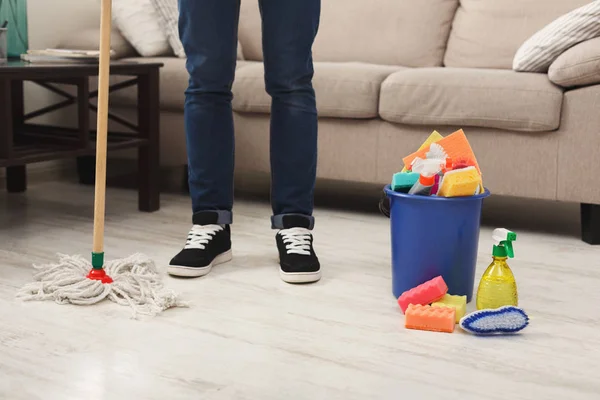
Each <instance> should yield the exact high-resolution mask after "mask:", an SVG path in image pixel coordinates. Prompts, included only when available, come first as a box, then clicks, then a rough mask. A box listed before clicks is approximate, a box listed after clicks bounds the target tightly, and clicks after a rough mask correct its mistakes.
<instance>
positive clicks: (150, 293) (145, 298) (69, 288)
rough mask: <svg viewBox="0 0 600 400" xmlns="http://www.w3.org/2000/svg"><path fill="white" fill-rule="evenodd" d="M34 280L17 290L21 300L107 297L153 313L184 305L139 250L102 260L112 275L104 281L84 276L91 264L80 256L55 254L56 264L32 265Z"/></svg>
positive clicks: (83, 302) (79, 301) (93, 300)
mask: <svg viewBox="0 0 600 400" xmlns="http://www.w3.org/2000/svg"><path fill="white" fill-rule="evenodd" d="M34 267H35V269H37V270H38V272H37V273H36V274H35V275H34V277H33V278H34V280H35V282H32V283H29V284H27V285H26V286H24V287H23V288H22V289H20V290H19V292H18V293H17V297H18V298H21V299H23V300H54V301H56V302H57V303H59V304H76V305H91V304H96V303H99V302H100V301H102V300H104V299H109V300H111V301H114V302H115V303H117V304H120V305H128V306H130V307H131V308H132V309H133V317H134V318H135V317H136V316H137V314H144V315H156V314H159V313H160V312H162V311H164V310H167V309H169V308H172V307H187V304H186V303H184V302H182V301H180V300H179V298H178V296H177V294H175V293H174V292H172V291H170V290H166V289H165V288H164V286H163V284H162V282H161V279H160V275H159V273H158V270H157V269H156V265H155V264H154V262H153V261H152V260H150V259H149V258H147V257H145V256H144V255H142V254H134V255H132V256H130V257H127V258H124V259H121V260H114V261H111V262H108V263H106V265H105V266H104V269H105V271H106V273H107V274H108V275H109V276H110V277H111V278H112V279H113V282H112V283H109V284H104V283H102V282H100V281H96V280H91V279H88V278H87V277H86V275H87V274H88V272H89V271H90V269H91V268H92V265H91V264H90V262H89V261H87V260H86V259H85V258H83V257H81V256H68V255H64V254H59V261H58V263H56V264H46V265H39V266H38V265H34Z"/></svg>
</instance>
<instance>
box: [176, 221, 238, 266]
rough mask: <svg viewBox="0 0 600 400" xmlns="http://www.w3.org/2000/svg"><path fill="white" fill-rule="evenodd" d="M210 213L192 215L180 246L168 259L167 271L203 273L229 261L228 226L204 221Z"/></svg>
mask: <svg viewBox="0 0 600 400" xmlns="http://www.w3.org/2000/svg"><path fill="white" fill-rule="evenodd" d="M211 214H212V213H206V214H204V215H202V213H200V214H195V215H194V225H193V226H192V229H191V230H190V233H189V234H188V237H187V241H186V243H185V246H184V247H183V250H181V251H180V252H179V254H177V255H176V256H175V257H173V259H172V260H171V262H170V263H169V267H168V268H167V272H168V273H169V274H170V275H175V276H184V277H199V276H204V275H206V274H208V273H209V272H210V271H211V269H212V267H213V266H214V265H217V264H223V263H226V262H228V261H231V258H232V256H231V229H230V227H229V225H218V224H213V223H208V224H205V223H204V222H210V221H211V219H212V218H213V217H212V216H211ZM215 220H216V217H215Z"/></svg>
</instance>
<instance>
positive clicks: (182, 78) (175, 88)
mask: <svg viewBox="0 0 600 400" xmlns="http://www.w3.org/2000/svg"><path fill="white" fill-rule="evenodd" d="M124 61H135V62H159V63H163V64H164V66H163V67H162V68H161V69H160V108H161V110H163V111H165V110H169V111H183V105H184V102H185V90H186V89H187V87H188V81H189V75H188V72H187V70H186V68H185V62H186V60H185V59H184V58H178V57H144V58H141V57H136V58H126V59H124ZM250 64H253V63H251V62H248V61H242V60H238V61H237V64H236V68H237V70H239V69H241V68H243V67H245V66H247V65H250ZM128 79H130V78H129V77H111V82H113V83H116V82H118V81H125V80H128ZM110 99H111V104H115V105H120V106H131V105H135V104H137V92H136V91H135V90H129V89H125V90H120V91H118V92H115V93H114V94H111V98H110Z"/></svg>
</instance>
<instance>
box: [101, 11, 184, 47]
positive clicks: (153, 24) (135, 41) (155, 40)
mask: <svg viewBox="0 0 600 400" xmlns="http://www.w3.org/2000/svg"><path fill="white" fill-rule="evenodd" d="M113 21H114V24H115V26H116V28H117V29H118V30H119V31H120V32H121V34H122V35H123V37H124V38H125V39H127V41H128V42H129V43H131V45H132V46H133V47H134V48H135V50H136V51H137V52H138V53H139V54H140V55H141V56H144V57H157V56H164V55H170V54H172V53H173V52H172V51H171V48H170V46H169V43H168V41H167V37H166V35H165V34H164V33H163V31H162V28H161V24H160V20H159V17H158V14H157V13H156V10H155V9H154V7H153V6H152V4H151V2H150V0H113Z"/></svg>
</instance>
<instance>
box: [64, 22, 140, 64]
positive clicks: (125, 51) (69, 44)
mask: <svg viewBox="0 0 600 400" xmlns="http://www.w3.org/2000/svg"><path fill="white" fill-rule="evenodd" d="M57 47H58V48H59V49H73V50H98V49H99V48H100V29H99V28H87V29H84V30H82V31H80V32H78V33H77V34H74V33H69V34H68V35H66V36H65V37H63V38H62V39H61V40H59V42H58V44H57ZM110 47H111V49H112V50H113V51H114V55H113V58H114V59H117V60H118V59H120V58H126V57H136V56H138V54H137V52H136V51H135V49H134V48H133V47H132V46H131V44H129V42H128V41H127V40H126V39H125V38H124V37H123V36H122V35H121V34H120V33H119V31H118V30H116V29H113V30H112V32H111V37H110Z"/></svg>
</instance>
